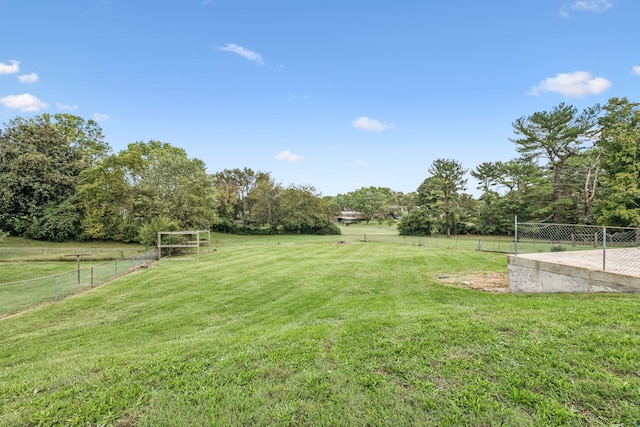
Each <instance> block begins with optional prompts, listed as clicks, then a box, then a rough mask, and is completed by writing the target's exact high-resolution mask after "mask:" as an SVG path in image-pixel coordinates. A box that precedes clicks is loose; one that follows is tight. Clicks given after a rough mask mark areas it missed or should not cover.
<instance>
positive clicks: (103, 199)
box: [79, 141, 218, 241]
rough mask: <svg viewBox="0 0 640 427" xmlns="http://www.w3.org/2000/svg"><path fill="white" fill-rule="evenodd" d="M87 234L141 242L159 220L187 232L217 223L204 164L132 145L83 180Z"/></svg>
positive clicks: (172, 151) (153, 146) (156, 146)
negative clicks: (142, 231) (151, 223)
mask: <svg viewBox="0 0 640 427" xmlns="http://www.w3.org/2000/svg"><path fill="white" fill-rule="evenodd" d="M79 194H80V197H81V199H82V205H83V209H84V212H85V215H84V219H83V230H84V232H85V233H86V235H87V236H88V237H90V238H94V239H115V240H124V241H132V240H137V239H138V235H139V230H140V228H141V227H142V226H144V225H145V224H146V223H148V222H149V221H151V220H152V219H154V218H163V219H164V220H167V221H171V222H174V223H176V224H178V225H179V226H180V227H182V228H187V229H194V228H195V229H201V228H202V229H209V228H210V227H211V226H212V225H214V224H215V223H217V221H218V217H217V215H216V208H217V205H216V200H215V197H214V191H213V187H212V180H211V177H210V176H209V175H208V174H207V172H206V169H205V166H204V163H203V162H202V161H201V160H199V159H189V158H188V157H187V154H186V152H185V151H184V150H183V149H181V148H177V147H174V146H172V145H170V144H168V143H163V142H159V141H149V142H148V143H144V142H136V143H133V144H129V146H128V147H127V149H126V150H122V151H120V152H119V153H118V154H115V155H112V156H109V157H108V158H105V159H104V160H102V161H100V162H99V163H98V164H97V165H96V166H95V167H93V168H92V169H90V170H89V171H87V172H86V173H85V174H84V175H83V180H82V184H81V185H80V187H79Z"/></svg>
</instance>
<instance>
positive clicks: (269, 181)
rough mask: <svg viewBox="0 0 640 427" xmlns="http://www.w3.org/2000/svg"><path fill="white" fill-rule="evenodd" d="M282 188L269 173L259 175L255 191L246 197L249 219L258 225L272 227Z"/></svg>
mask: <svg viewBox="0 0 640 427" xmlns="http://www.w3.org/2000/svg"><path fill="white" fill-rule="evenodd" d="M281 192H282V186H281V185H279V184H277V183H276V182H275V180H274V179H273V178H272V177H271V175H270V174H269V173H261V174H259V176H258V178H257V182H256V187H255V189H254V190H253V191H252V192H251V194H250V195H249V196H248V199H249V205H250V206H251V217H252V218H253V220H254V221H256V222H257V223H258V224H262V225H267V226H269V227H272V226H273V221H274V211H275V209H276V204H277V202H278V198H279V197H280V193H281Z"/></svg>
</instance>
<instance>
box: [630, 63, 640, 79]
mask: <svg viewBox="0 0 640 427" xmlns="http://www.w3.org/2000/svg"><path fill="white" fill-rule="evenodd" d="M631 72H632V73H633V74H635V75H637V76H640V65H636V66H635V67H633V68H632V69H631Z"/></svg>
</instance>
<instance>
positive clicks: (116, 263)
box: [114, 259, 118, 277]
mask: <svg viewBox="0 0 640 427" xmlns="http://www.w3.org/2000/svg"><path fill="white" fill-rule="evenodd" d="M114 263H115V266H116V267H115V269H116V275H115V277H118V260H117V259H116V260H115V261H114Z"/></svg>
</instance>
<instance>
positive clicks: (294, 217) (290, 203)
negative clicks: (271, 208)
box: [273, 186, 341, 234]
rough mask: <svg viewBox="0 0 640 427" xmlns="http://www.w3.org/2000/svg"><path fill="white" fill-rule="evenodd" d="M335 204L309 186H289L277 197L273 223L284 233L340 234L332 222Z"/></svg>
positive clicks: (335, 213)
mask: <svg viewBox="0 0 640 427" xmlns="http://www.w3.org/2000/svg"><path fill="white" fill-rule="evenodd" d="M338 213H339V212H336V210H335V205H334V204H333V203H331V202H330V201H329V200H328V199H326V198H322V197H320V195H319V194H318V193H317V191H316V190H315V188H313V187H311V186H289V187H287V188H286V189H284V190H282V192H281V193H280V196H279V197H278V204H277V209H276V210H275V212H274V218H273V219H274V224H275V225H276V226H278V227H280V228H282V230H283V231H284V232H286V233H296V234H341V231H340V228H339V227H338V226H337V225H336V224H335V223H334V222H333V217H334V216H335V215H337V214H338Z"/></svg>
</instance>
